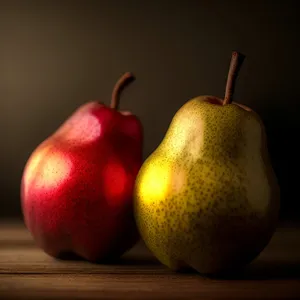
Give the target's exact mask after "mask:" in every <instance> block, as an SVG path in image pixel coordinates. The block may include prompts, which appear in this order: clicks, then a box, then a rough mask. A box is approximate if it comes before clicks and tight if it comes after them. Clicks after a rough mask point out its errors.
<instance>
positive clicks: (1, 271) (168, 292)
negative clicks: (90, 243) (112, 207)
mask: <svg viewBox="0 0 300 300" xmlns="http://www.w3.org/2000/svg"><path fill="white" fill-rule="evenodd" d="M0 299H3V300H6V299H86V300H87V299H132V300H133V299H153V300H154V299H300V226H298V225H297V226H295V225H291V224H287V225H285V226H283V227H279V228H278V230H277V232H276V233H275V235H274V237H273V239H272V240H271V242H270V244H269V245H268V247H267V248H266V249H265V250H264V251H263V252H262V253H261V255H260V256H259V257H258V258H257V259H256V260H255V261H253V263H251V264H250V265H249V266H248V267H247V268H246V270H245V272H243V274H240V275H239V276H238V278H231V279H228V278H227V279H210V278H205V277H202V276H200V275H199V274H196V273H188V274H179V273H175V272H172V271H170V270H168V269H167V268H166V267H164V266H162V265H161V264H159V263H158V262H157V261H156V260H155V258H154V257H153V256H152V255H151V254H150V253H149V251H147V249H146V248H145V247H144V246H143V244H141V243H139V244H138V245H137V246H136V247H134V248H133V249H132V250H131V251H129V252H128V253H127V254H125V255H124V256H123V258H122V259H121V260H120V261H119V262H118V263H116V264H114V265H96V264H91V263H88V262H84V261H58V260H55V259H53V258H51V257H49V256H47V255H46V254H45V253H44V252H43V251H42V250H40V249H38V248H37V247H36V246H35V245H34V242H33V240H32V238H31V236H30V234H29V233H28V231H27V230H26V229H25V227H24V226H23V225H22V224H20V223H0Z"/></svg>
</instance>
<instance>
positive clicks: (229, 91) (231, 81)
mask: <svg viewBox="0 0 300 300" xmlns="http://www.w3.org/2000/svg"><path fill="white" fill-rule="evenodd" d="M244 59H245V55H243V54H241V53H239V52H237V51H234V52H232V56H231V61H230V67H229V71H228V77H227V83H226V90H225V98H224V101H223V105H226V104H230V103H231V102H232V100H233V93H234V87H235V82H236V78H237V76H238V73H239V70H240V68H241V66H242V64H243V61H244Z"/></svg>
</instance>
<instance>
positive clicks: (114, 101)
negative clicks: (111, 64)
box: [110, 72, 135, 110]
mask: <svg viewBox="0 0 300 300" xmlns="http://www.w3.org/2000/svg"><path fill="white" fill-rule="evenodd" d="M134 79H135V78H134V76H133V74H131V73H129V72H127V73H125V74H124V75H122V76H121V78H120V79H119V80H118V81H117V82H116V84H115V86H114V88H113V91H112V96H111V103H110V107H111V108H112V109H116V110H117V109H118V106H119V102H120V95H121V92H122V90H123V89H124V88H125V86H126V85H127V84H128V83H129V82H131V81H133V80H134Z"/></svg>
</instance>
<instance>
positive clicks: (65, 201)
mask: <svg viewBox="0 0 300 300" xmlns="http://www.w3.org/2000/svg"><path fill="white" fill-rule="evenodd" d="M142 138H143V133H142V125H141V123H140V121H139V120H138V119H137V118H136V117H135V116H134V115H132V114H129V113H128V112H124V113H122V112H118V111H116V110H114V109H111V108H109V107H106V106H104V105H102V104H100V103H98V102H90V103H87V104H85V105H83V106H82V107H80V108H79V109H78V110H77V111H75V112H74V114H73V115H72V116H71V117H70V118H69V119H68V120H67V121H66V122H65V123H64V124H63V125H62V126H61V127H60V128H59V129H58V130H57V131H56V132H55V133H54V134H53V135H52V136H50V137H49V138H48V139H47V140H45V141H44V142H43V143H41V144H40V145H39V146H38V147H37V149H36V150H35V151H34V152H33V153H32V155H31V156H30V158H29V160H28V162H27V164H26V167H25V170H24V173H23V178H22V184H21V200H22V208H23V213H24V219H25V223H26V225H27V227H28V229H29V230H30V232H31V233H32V235H33V237H34V238H35V240H36V242H37V244H38V245H39V246H40V247H41V248H42V249H44V250H45V252H47V253H48V254H50V255H52V256H54V257H62V256H65V254H66V253H69V252H72V253H75V254H77V255H79V256H81V257H83V258H85V259H87V260H89V261H103V260H105V259H108V258H112V257H117V256H119V255H121V254H123V252H125V251H126V250H128V248H130V247H131V246H133V244H134V243H135V242H136V241H137V239H138V233H137V229H136V225H135V222H134V217H133V212H132V211H133V209H132V192H133V187H134V181H135V177H136V175H137V172H138V170H139V168H140V166H141V164H142V142H143V141H142Z"/></svg>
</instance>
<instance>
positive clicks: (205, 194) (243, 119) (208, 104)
mask: <svg viewBox="0 0 300 300" xmlns="http://www.w3.org/2000/svg"><path fill="white" fill-rule="evenodd" d="M221 103H222V101H221V100H220V99H218V98H214V97H212V96H203V97H198V98H195V99H192V100H190V101H188V102H187V103H186V104H185V105H184V106H183V107H182V108H181V109H180V110H179V111H178V112H177V113H176V115H175V116H174V118H173V120H172V123H171V125H170V127H169V129H168V131H167V133H166V136H165V138H164V140H163V141H162V143H161V144H160V145H159V147H158V148H157V149H156V150H155V151H154V152H153V153H152V154H151V155H150V156H149V157H148V159H147V160H146V161H145V162H144V164H143V166H142V168H141V169H140V171H139V174H138V176H137V180H136V185H135V201H134V209H135V218H136V221H137V224H138V228H139V231H140V233H141V236H142V238H143V239H144V241H145V243H146V245H147V246H148V248H149V249H150V250H151V251H152V252H153V253H154V254H155V255H156V257H157V258H158V259H159V260H160V261H161V262H162V263H163V264H165V265H167V266H168V267H169V268H171V269H173V270H181V269H182V268H185V267H187V266H188V267H192V268H194V269H195V270H197V271H198V272H200V273H205V274H215V273H220V272H227V271H229V270H231V269H234V268H238V267H240V266H243V265H245V264H246V263H249V262H250V261H251V260H252V259H254V258H255V257H256V256H257V255H258V254H259V253H260V252H261V251H262V249H263V248H264V247H265V246H266V244H267V243H268V242H269V240H270V238H271V236H272V234H273V232H274V229H275V226H276V220H277V217H278V210H279V187H278V185H277V181H276V177H275V174H274V172H273V169H272V166H271V164H270V161H269V158H268V150H267V146H266V137H265V131H264V127H263V124H262V122H261V121H260V119H259V117H258V116H257V114H255V113H254V112H253V111H251V110H250V109H248V108H246V107H241V106H239V105H238V104H235V103H232V104H228V105H224V106H222V105H220V104H221Z"/></svg>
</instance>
